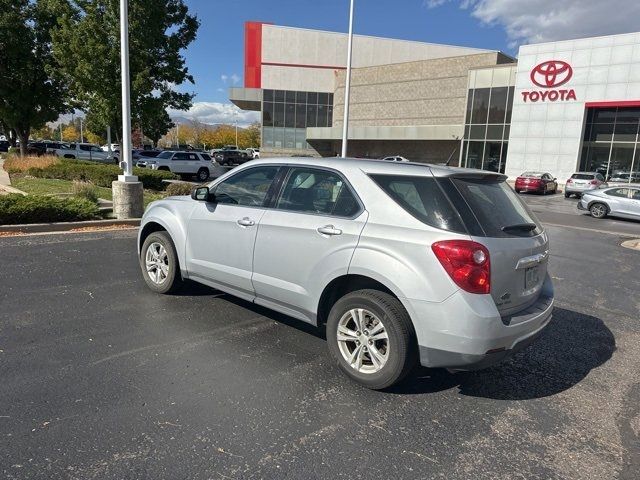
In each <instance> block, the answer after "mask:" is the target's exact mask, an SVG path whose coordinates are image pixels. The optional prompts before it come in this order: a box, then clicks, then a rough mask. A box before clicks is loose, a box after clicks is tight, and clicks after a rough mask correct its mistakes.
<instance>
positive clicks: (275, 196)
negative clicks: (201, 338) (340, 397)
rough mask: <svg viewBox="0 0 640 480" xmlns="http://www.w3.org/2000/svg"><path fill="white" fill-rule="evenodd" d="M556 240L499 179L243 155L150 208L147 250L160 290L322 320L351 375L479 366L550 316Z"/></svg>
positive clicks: (532, 333) (143, 233)
mask: <svg viewBox="0 0 640 480" xmlns="http://www.w3.org/2000/svg"><path fill="white" fill-rule="evenodd" d="M548 248H549V243H548V239H547V234H546V233H545V231H544V229H543V228H542V226H541V225H540V223H539V222H538V220H537V219H536V218H535V216H534V215H533V214H532V213H531V212H530V211H529V209H528V208H527V206H526V205H525V204H524V203H523V202H521V200H520V199H519V198H518V196H517V195H516V194H515V192H514V191H513V190H512V189H511V187H509V186H508V185H507V183H506V177H505V176H504V175H499V174H494V173H490V172H486V171H477V170H467V169H458V168H449V167H439V166H427V165H420V164H412V163H404V162H402V163H391V162H386V161H376V160H355V159H336V158H331V159H310V158H299V159H293V158H286V159H268V160H254V161H251V162H248V163H246V164H244V165H242V166H240V167H238V168H236V169H234V170H232V171H230V172H229V173H227V174H226V175H224V176H222V177H220V178H219V179H217V180H216V181H214V182H212V183H210V184H209V185H207V186H204V187H200V188H196V189H195V190H194V191H193V193H192V195H191V197H188V196H183V197H171V198H166V199H163V200H160V201H157V202H154V203H152V204H151V205H150V206H149V208H148V209H147V211H146V212H145V214H144V217H143V219H142V223H141V228H140V233H139V238H138V250H139V258H140V266H141V269H142V274H143V277H144V280H145V281H146V283H147V285H148V286H149V288H150V289H151V290H153V291H155V292H158V293H169V292H173V291H175V290H176V289H177V288H178V287H179V286H180V284H181V282H182V281H183V280H184V279H191V280H195V281H197V282H201V283H203V284H205V285H209V286H211V287H214V288H217V289H219V290H222V291H224V292H227V293H230V294H233V295H236V296H238V297H240V298H243V299H245V300H248V301H251V302H254V303H256V304H259V305H263V306H266V307H269V308H271V309H273V310H277V311H279V312H282V313H285V314H287V315H290V316H292V317H295V318H297V319H300V320H302V321H305V322H309V323H311V324H314V325H320V324H325V325H326V332H327V341H328V346H329V350H330V353H331V355H332V356H333V358H334V360H335V361H336V363H337V364H338V366H339V367H340V369H341V370H342V371H343V372H344V373H346V374H347V375H348V376H349V377H351V378H352V379H353V380H355V381H357V382H359V383H360V384H362V385H365V386H367V387H369V388H374V389H381V388H385V387H388V386H390V385H392V384H394V383H396V382H398V381H399V380H401V379H402V378H403V377H404V376H405V375H406V374H407V373H408V372H409V371H410V370H411V369H412V367H413V366H414V365H415V364H416V363H417V362H419V363H421V364H422V365H425V366H428V367H447V368H450V369H454V370H473V369H478V368H484V367H486V366H489V365H491V364H494V363H496V362H498V361H500V360H502V359H504V358H506V357H508V356H510V355H511V354H512V353H513V352H516V351H518V350H520V349H522V348H524V347H525V346H526V345H528V344H529V343H531V342H532V341H533V340H534V338H536V336H537V335H538V334H539V333H540V332H541V331H542V330H543V329H544V327H545V326H546V325H547V324H548V323H549V321H550V320H551V312H552V308H553V286H552V283H551V280H550V277H549V275H548V274H547V263H548V258H549V255H548Z"/></svg>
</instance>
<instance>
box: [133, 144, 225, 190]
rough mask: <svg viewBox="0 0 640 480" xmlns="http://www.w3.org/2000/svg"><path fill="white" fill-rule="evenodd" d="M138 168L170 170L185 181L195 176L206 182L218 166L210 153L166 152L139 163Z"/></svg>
mask: <svg viewBox="0 0 640 480" xmlns="http://www.w3.org/2000/svg"><path fill="white" fill-rule="evenodd" d="M137 166H139V167H147V168H151V169H153V170H168V171H170V172H172V173H175V174H177V175H179V176H180V177H182V178H185V179H186V178H190V177H193V176H194V175H195V176H196V177H197V178H198V180H199V181H201V182H206V181H207V180H208V179H209V177H211V176H212V175H213V173H214V170H215V168H216V167H217V166H218V164H217V163H216V161H215V160H214V159H212V158H211V155H209V154H208V153H203V152H170V151H165V152H161V153H159V154H158V156H157V157H155V158H150V159H148V160H147V159H145V160H142V161H139V162H138V164H137Z"/></svg>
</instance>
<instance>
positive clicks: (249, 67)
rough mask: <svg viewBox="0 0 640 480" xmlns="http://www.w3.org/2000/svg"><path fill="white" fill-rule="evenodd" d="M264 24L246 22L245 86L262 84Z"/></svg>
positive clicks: (251, 86) (259, 85)
mask: <svg viewBox="0 0 640 480" xmlns="http://www.w3.org/2000/svg"><path fill="white" fill-rule="evenodd" d="M262 25H263V22H246V23H245V24H244V87H245V88H261V86H262Z"/></svg>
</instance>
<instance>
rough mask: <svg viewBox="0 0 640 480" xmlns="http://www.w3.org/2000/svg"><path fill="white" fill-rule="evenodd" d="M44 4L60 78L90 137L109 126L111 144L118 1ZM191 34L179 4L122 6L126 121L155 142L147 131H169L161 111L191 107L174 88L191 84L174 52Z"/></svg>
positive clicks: (158, 0) (193, 26)
mask: <svg viewBox="0 0 640 480" xmlns="http://www.w3.org/2000/svg"><path fill="white" fill-rule="evenodd" d="M41 1H42V0H41ZM46 1H47V3H48V4H49V5H50V7H51V8H52V9H53V10H55V11H56V12H57V13H58V23H57V26H56V27H55V28H54V29H53V31H52V38H53V54H54V57H55V58H56V60H57V61H58V62H59V64H60V68H59V70H58V73H59V75H60V77H61V78H62V79H64V81H65V82H66V83H67V84H68V86H69V89H70V91H71V93H72V94H73V96H74V98H75V99H76V100H77V103H78V105H77V106H78V107H79V108H81V109H82V110H84V111H86V112H87V121H88V123H89V126H90V128H91V130H92V131H102V130H104V129H106V127H107V126H111V128H112V131H113V132H114V135H115V137H116V140H117V139H119V138H122V132H121V126H122V121H121V117H122V112H121V101H120V98H121V97H120V90H121V82H120V37H119V35H120V20H119V6H120V2H119V1H118V0H74V1H73V2H70V1H69V0H46ZM198 27H199V22H198V20H197V19H196V17H195V16H193V15H190V14H189V11H188V8H187V6H186V5H185V3H184V1H183V0H130V1H129V51H130V55H129V58H130V74H131V109H132V121H133V125H134V127H135V126H138V127H142V129H143V131H144V133H145V134H147V135H149V134H150V133H152V134H153V135H154V136H156V137H157V134H156V132H155V131H154V130H160V131H161V130H162V129H163V128H167V130H168V128H169V127H170V125H169V124H168V122H167V121H166V120H167V119H166V117H164V116H163V114H162V112H161V110H166V109H167V108H175V109H178V110H187V109H189V108H190V106H191V102H192V99H193V94H190V93H182V92H178V91H176V90H175V86H177V85H182V84H183V83H185V82H190V83H193V77H192V76H191V75H190V74H189V71H188V69H187V68H186V66H185V59H184V57H183V56H182V54H181V51H182V50H184V49H185V48H187V47H188V45H189V44H190V43H191V42H192V41H193V40H194V39H195V38H196V34H197V31H198ZM165 132H166V130H165ZM165 132H163V133H165Z"/></svg>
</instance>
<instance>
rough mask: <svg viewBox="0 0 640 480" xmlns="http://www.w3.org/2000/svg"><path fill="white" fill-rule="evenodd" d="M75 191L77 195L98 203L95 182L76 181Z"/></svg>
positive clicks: (74, 183)
mask: <svg viewBox="0 0 640 480" xmlns="http://www.w3.org/2000/svg"><path fill="white" fill-rule="evenodd" d="M73 193H74V195H75V196H76V197H79V198H84V199H86V200H89V201H90V202H93V203H98V190H97V189H96V186H95V185H94V184H93V183H89V182H77V181H74V182H73Z"/></svg>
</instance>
